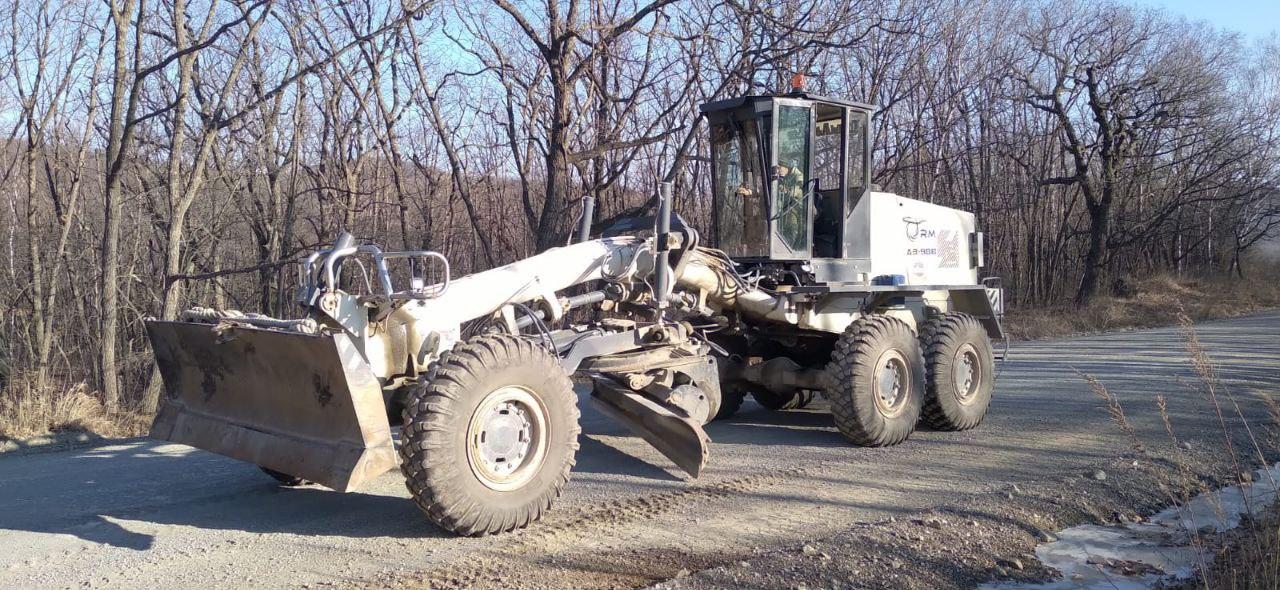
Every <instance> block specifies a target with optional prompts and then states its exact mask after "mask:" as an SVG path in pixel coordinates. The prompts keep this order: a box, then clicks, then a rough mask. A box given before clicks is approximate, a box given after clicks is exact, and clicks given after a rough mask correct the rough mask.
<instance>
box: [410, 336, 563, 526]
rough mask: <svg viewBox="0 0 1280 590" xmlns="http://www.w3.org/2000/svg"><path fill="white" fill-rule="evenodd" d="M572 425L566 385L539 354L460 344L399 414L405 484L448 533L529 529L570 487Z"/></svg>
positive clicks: (535, 349)
mask: <svg viewBox="0 0 1280 590" xmlns="http://www.w3.org/2000/svg"><path fill="white" fill-rule="evenodd" d="M578 415H579V414H578V407H577V397H576V396H575V395H574V392H573V384H572V382H571V381H570V380H569V376H568V375H566V374H565V372H564V370H563V369H562V368H561V367H560V363H559V362H558V361H557V360H556V358H555V357H554V356H552V355H551V354H550V353H549V352H547V351H546V350H545V349H543V348H541V347H539V346H538V345H536V344H534V343H533V342H531V341H529V340H527V339H524V338H520V337H516V336H508V335H486V336H481V337H478V338H475V339H473V340H470V341H468V342H465V343H462V344H459V345H457V346H455V347H454V348H453V350H451V351H449V352H448V353H446V354H445V355H443V356H442V358H441V359H440V361H439V362H438V363H437V364H436V366H435V368H434V370H433V374H432V377H431V379H430V380H428V381H427V382H426V383H425V384H423V385H419V386H416V387H415V388H414V390H413V393H412V395H411V396H410V400H409V403H408V404H407V405H406V407H405V411H404V425H403V426H402V437H401V445H400V456H401V462H400V468H401V471H402V472H403V473H404V476H405V484H406V486H407V487H408V488H409V493H410V494H412V495H413V499H414V502H415V503H417V505H418V507H419V508H421V509H422V511H423V512H425V513H426V514H427V517H428V518H430V519H431V520H432V521H433V522H435V523H436V524H437V525H439V526H440V527H442V528H444V529H446V530H449V531H451V532H454V533H457V534H460V535H467V536H482V535H486V534H491V533H500V532H506V531H510V530H514V529H518V528H522V527H525V526H528V525H529V523H531V522H533V521H535V520H538V519H539V518H541V517H542V514H543V513H544V512H546V511H547V510H548V509H550V508H551V504H552V502H553V501H554V500H555V499H556V498H557V497H559V495H560V491H561V490H562V489H563V488H564V485H565V484H566V483H567V482H568V480H569V470H570V469H571V468H572V467H573V464H574V457H575V454H576V452H577V450H578V433H579V432H580V431H581V429H580V428H579V426H578Z"/></svg>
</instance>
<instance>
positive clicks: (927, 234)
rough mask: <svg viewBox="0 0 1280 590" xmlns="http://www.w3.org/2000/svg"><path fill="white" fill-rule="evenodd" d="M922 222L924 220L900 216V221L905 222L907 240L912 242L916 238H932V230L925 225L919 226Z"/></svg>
mask: <svg viewBox="0 0 1280 590" xmlns="http://www.w3.org/2000/svg"><path fill="white" fill-rule="evenodd" d="M924 222H925V220H923V219H916V218H914V217H903V218H902V223H904V224H906V229H907V239H908V240H911V241H913V242H914V241H916V239H917V238H932V237H933V236H934V230H931V229H929V228H927V227H920V225H921V224H923V223H924Z"/></svg>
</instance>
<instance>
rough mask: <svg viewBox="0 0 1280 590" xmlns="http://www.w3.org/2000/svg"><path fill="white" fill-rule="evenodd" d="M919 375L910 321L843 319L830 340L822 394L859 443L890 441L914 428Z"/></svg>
mask: <svg viewBox="0 0 1280 590" xmlns="http://www.w3.org/2000/svg"><path fill="white" fill-rule="evenodd" d="M924 380H925V378H924V357H923V355H922V354H921V351H920V343H919V342H918V341H917V340H916V335H915V333H913V332H912V331H911V327H910V326H908V325H907V324H906V323H904V322H903V321H902V320H899V319H897V318H894V317H890V316H886V315H869V316H864V317H862V318H859V319H857V320H854V322H853V323H851V324H849V327H848V328H846V329H845V331H844V333H843V334H841V335H840V339H839V340H838V341H837V342H836V346H835V350H833V351H832V353H831V361H830V362H829V363H828V364H827V387H826V389H825V390H824V391H823V396H824V397H826V398H827V401H828V402H830V403H831V413H832V414H833V415H834V417H835V422H836V428H838V429H839V430H840V433H841V434H843V435H844V437H845V438H847V439H849V440H850V441H852V442H853V443H855V444H859V445H863V446H871V447H883V446H888V445H896V444H898V443H900V442H902V441H904V440H906V439H907V437H908V436H910V435H911V433H912V432H913V431H914V430H915V427H916V422H917V420H919V418H920V406H921V400H922V398H923V396H924Z"/></svg>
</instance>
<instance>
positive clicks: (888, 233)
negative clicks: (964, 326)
mask: <svg viewBox="0 0 1280 590" xmlns="http://www.w3.org/2000/svg"><path fill="white" fill-rule="evenodd" d="M853 215H854V219H853V220H851V221H852V223H851V224H850V225H851V229H852V233H851V235H850V250H851V253H850V254H851V256H850V257H851V258H854V259H869V261H870V271H869V273H868V274H869V276H868V277H866V279H867V280H871V279H874V278H875V277H877V276H882V275H902V276H903V277H904V278H905V279H906V282H905V283H904V284H906V285H974V284H977V282H978V269H977V267H976V266H974V265H973V264H972V263H971V259H970V251H969V240H970V237H969V234H971V233H973V231H974V217H973V214H971V213H966V212H964V211H959V210H956V209H951V208H948V207H943V206H940V205H934V204H932V203H926V202H924V201H917V200H915V199H908V198H905V197H900V196H898V195H895V194H892V193H877V192H873V193H869V194H868V195H867V197H866V198H863V199H862V200H861V201H859V202H858V204H857V206H856V207H855V208H854V212H853Z"/></svg>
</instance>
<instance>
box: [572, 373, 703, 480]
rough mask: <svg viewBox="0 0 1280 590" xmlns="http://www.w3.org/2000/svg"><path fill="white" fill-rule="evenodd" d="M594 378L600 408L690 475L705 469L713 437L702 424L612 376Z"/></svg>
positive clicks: (594, 397) (595, 396) (597, 404)
mask: <svg viewBox="0 0 1280 590" xmlns="http://www.w3.org/2000/svg"><path fill="white" fill-rule="evenodd" d="M593 381H594V382H595V388H594V391H593V392H592V394H591V401H592V403H593V404H595V406H596V408H598V409H599V410H600V411H601V412H604V413H605V415H607V416H609V417H611V418H613V419H615V420H617V421H619V422H621V423H622V424H623V425H624V426H626V427H627V428H629V429H630V430H631V431H632V432H634V433H636V434H637V435H639V436H640V438H643V439H644V440H646V441H648V443H649V444H651V445H653V448H655V449H658V451H659V452H661V453H662V454H663V455H666V456H667V458H668V459H671V461H672V462H673V463H675V464H676V465H677V466H679V467H680V468H681V469H683V470H685V471H686V472H688V474H689V475H692V476H694V477H698V475H699V474H700V473H702V468H703V467H706V465H707V458H708V456H709V455H710V449H709V446H710V444H711V438H710V437H708V436H707V433H706V432H705V431H703V430H702V426H701V425H700V424H698V423H697V422H695V421H693V420H691V419H689V418H687V417H685V416H681V415H679V414H676V413H675V412H672V411H671V410H668V409H667V408H666V407H664V406H663V405H662V404H659V403H658V402H656V401H654V400H652V399H649V398H647V397H645V396H644V395H641V394H639V393H636V392H634V391H631V390H630V389H627V388H625V387H623V386H621V385H619V384H617V383H614V382H613V381H612V380H610V379H608V378H604V377H597V378H595V379H593Z"/></svg>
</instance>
